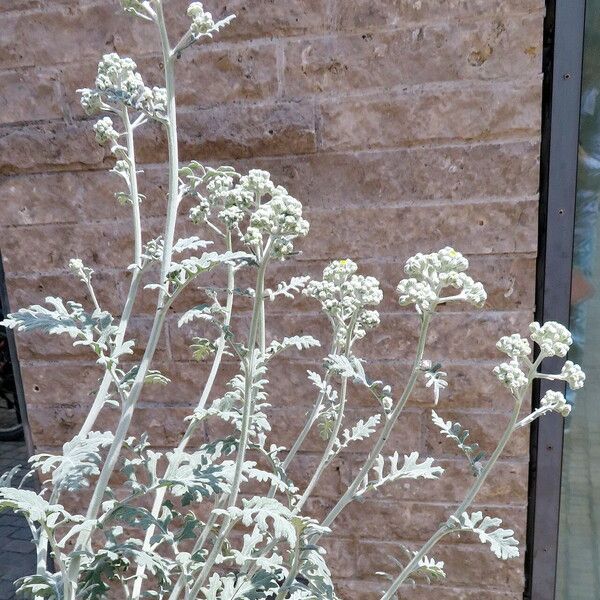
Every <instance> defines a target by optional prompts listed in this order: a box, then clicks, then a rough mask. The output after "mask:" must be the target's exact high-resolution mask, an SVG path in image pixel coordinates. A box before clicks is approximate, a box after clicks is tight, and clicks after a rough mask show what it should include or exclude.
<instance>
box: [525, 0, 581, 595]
mask: <svg viewBox="0 0 600 600" xmlns="http://www.w3.org/2000/svg"><path fill="white" fill-rule="evenodd" d="M585 5H586V0H547V3H546V20H545V27H544V61H543V64H544V93H543V106H542V144H541V164H540V211H539V244H538V265H537V281H536V312H535V316H536V320H538V321H541V322H543V321H551V320H552V321H558V322H560V323H563V324H565V325H568V323H569V314H570V303H571V274H572V258H573V233H574V223H575V200H576V189H577V149H578V143H579V111H580V100H581V78H582V67H583V38H584V30H585ZM561 363H562V359H557V358H553V359H547V360H545V361H544V363H543V367H544V368H547V369H552V370H554V369H557V368H558V369H560V366H561ZM549 386H550V382H541V383H540V384H539V385H536V386H535V388H534V391H533V404H534V407H535V406H538V405H539V400H540V397H541V396H542V395H543V394H544V393H545V392H546V391H547V390H548V389H550V388H549ZM530 451H531V454H530V475H529V504H528V527H527V551H526V556H525V566H526V586H525V594H524V598H525V599H526V600H554V599H555V587H556V567H557V551H558V528H559V517H560V493H561V476H562V452H563V419H562V418H561V417H560V416H559V415H555V414H552V415H547V416H546V417H544V418H543V419H540V420H538V421H536V422H535V423H534V425H533V427H532V430H531V442H530Z"/></svg>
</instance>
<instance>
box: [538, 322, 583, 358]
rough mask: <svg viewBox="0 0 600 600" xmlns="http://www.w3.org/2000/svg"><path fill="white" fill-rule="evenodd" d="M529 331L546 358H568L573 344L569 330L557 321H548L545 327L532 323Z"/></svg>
mask: <svg viewBox="0 0 600 600" xmlns="http://www.w3.org/2000/svg"><path fill="white" fill-rule="evenodd" d="M529 331H530V332H531V334H530V337H531V339H532V340H533V341H534V342H535V343H536V344H537V345H538V346H539V347H540V350H541V352H542V353H543V354H544V355H545V356H566V355H567V352H568V351H569V348H570V347H571V344H572V343H573V338H572V337H571V334H570V332H569V330H568V329H567V328H566V327H565V326H564V325H561V324H560V323H557V322H556V321H548V322H547V323H544V324H543V325H540V324H539V323H532V324H531V325H530V326H529Z"/></svg>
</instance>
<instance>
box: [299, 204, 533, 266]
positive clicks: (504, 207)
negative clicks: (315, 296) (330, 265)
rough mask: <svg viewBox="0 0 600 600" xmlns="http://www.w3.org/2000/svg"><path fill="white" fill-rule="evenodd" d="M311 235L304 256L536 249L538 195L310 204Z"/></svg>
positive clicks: (301, 246)
mask: <svg viewBox="0 0 600 600" xmlns="http://www.w3.org/2000/svg"><path fill="white" fill-rule="evenodd" d="M306 217H307V219H308V220H309V221H310V222H311V224H312V226H311V232H310V234H309V237H308V238H307V239H305V240H302V241H301V242H299V243H297V244H296V246H297V247H298V249H299V250H301V251H302V258H303V259H304V258H306V259H310V260H316V259H326V260H331V259H338V258H340V257H342V256H343V257H346V258H352V259H353V260H360V259H361V258H373V257H380V258H383V257H402V259H401V260H399V261H398V263H399V264H398V272H400V271H401V269H402V266H403V264H404V261H405V257H409V256H412V255H413V254H414V253H415V250H416V249H418V250H419V251H420V252H430V251H437V250H439V249H440V248H441V247H443V246H445V245H449V246H452V247H454V248H456V249H457V250H459V251H461V252H463V253H465V254H495V253H506V252H509V253H513V252H528V253H532V252H535V249H536V246H537V200H526V199H524V200H523V201H511V202H506V201H500V200H493V201H492V200H490V201H488V202H485V203H473V204H456V205H454V206H424V207H417V206H415V207H413V206H411V207H404V206H398V207H389V206H381V207H364V208H347V209H345V210H343V211H338V210H335V209H333V210H311V209H309V210H307V211H306Z"/></svg>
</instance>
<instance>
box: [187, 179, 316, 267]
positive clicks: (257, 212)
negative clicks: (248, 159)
mask: <svg viewBox="0 0 600 600" xmlns="http://www.w3.org/2000/svg"><path fill="white" fill-rule="evenodd" d="M236 178H237V179H238V181H237V183H236ZM188 181H189V183H188V184H187V188H186V190H185V191H186V192H187V193H191V194H192V195H193V196H194V197H195V198H196V200H197V204H196V206H194V207H192V208H191V210H190V213H189V216H190V219H191V220H192V222H194V223H197V224H200V223H202V222H206V221H208V220H209V218H210V216H211V214H212V211H213V209H215V210H217V211H218V212H217V217H218V219H219V221H220V222H221V223H223V224H224V225H225V227H227V228H228V229H230V230H232V229H237V231H238V233H239V235H240V237H241V239H242V241H243V242H244V243H245V244H247V245H249V246H253V247H259V246H261V244H262V243H263V238H264V236H270V237H271V240H272V250H273V254H274V256H276V257H277V258H282V259H283V258H286V257H287V256H289V255H290V254H292V252H293V250H294V248H293V243H292V242H293V240H294V239H295V238H297V237H299V236H305V235H306V234H307V233H308V229H309V224H308V221H307V220H306V219H304V218H303V217H302V204H301V203H300V202H299V201H298V200H296V199H295V198H293V197H292V196H290V195H289V193H288V191H287V190H286V189H285V188H284V187H283V186H280V185H278V186H276V185H275V184H274V183H273V182H272V181H271V175H270V174H269V173H268V172H267V171H262V170H260V169H252V170H251V171H249V173H248V174H247V175H243V176H240V175H238V174H237V173H235V172H234V171H233V170H226V171H215V170H214V169H207V170H205V171H204V174H203V175H202V176H200V177H198V176H196V175H189V176H188ZM200 184H203V188H204V189H203V190H202V191H201V188H200ZM265 198H268V199H267V200H266V201H264V199H265ZM246 216H248V217H249V221H248V227H247V228H246V231H245V232H242V230H241V223H242V221H243V220H244V218H245V217H246Z"/></svg>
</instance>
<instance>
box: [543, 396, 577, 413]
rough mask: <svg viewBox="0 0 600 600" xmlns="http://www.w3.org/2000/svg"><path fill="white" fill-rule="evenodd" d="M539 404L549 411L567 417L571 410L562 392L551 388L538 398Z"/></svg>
mask: <svg viewBox="0 0 600 600" xmlns="http://www.w3.org/2000/svg"><path fill="white" fill-rule="evenodd" d="M540 406H542V407H547V409H548V410H549V411H552V412H556V413H558V414H559V415H562V416H563V417H568V416H569V414H570V412H571V406H570V405H569V404H567V400H566V398H565V397H564V396H563V394H561V393H560V392H554V391H552V390H550V391H548V392H546V393H545V394H544V397H543V398H542V399H541V400H540Z"/></svg>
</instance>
